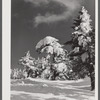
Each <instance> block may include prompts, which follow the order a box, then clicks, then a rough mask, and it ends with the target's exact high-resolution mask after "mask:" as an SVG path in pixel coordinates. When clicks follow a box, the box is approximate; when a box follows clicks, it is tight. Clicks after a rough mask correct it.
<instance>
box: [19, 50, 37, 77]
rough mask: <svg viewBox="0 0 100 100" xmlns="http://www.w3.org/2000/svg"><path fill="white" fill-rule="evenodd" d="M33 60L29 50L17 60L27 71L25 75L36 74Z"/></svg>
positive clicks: (31, 75) (34, 75) (32, 75)
mask: <svg viewBox="0 0 100 100" xmlns="http://www.w3.org/2000/svg"><path fill="white" fill-rule="evenodd" d="M35 61H36V60H35V58H33V57H31V56H30V52H29V51H28V52H27V53H26V54H25V56H24V57H22V58H21V59H20V60H19V62H20V64H21V65H23V66H24V69H25V72H27V77H29V76H30V77H36V76H37V67H35Z"/></svg>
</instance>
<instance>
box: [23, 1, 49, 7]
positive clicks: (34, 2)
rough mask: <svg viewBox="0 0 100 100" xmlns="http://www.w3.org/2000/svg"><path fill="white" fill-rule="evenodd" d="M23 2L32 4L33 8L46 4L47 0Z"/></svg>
mask: <svg viewBox="0 0 100 100" xmlns="http://www.w3.org/2000/svg"><path fill="white" fill-rule="evenodd" d="M24 1H25V2H30V3H33V4H34V5H35V6H40V5H41V4H48V3H49V0H24Z"/></svg>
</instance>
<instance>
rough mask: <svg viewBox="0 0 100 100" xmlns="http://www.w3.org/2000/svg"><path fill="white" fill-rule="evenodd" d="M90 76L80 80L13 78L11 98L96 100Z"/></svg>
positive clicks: (29, 99)
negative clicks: (91, 89)
mask: <svg viewBox="0 0 100 100" xmlns="http://www.w3.org/2000/svg"><path fill="white" fill-rule="evenodd" d="M89 84H90V82H89V78H86V79H84V80H78V81H68V80H67V81H49V80H42V79H31V78H29V79H25V80H11V100H95V96H94V95H95V94H94V91H90V85H89Z"/></svg>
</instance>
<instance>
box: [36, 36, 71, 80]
mask: <svg viewBox="0 0 100 100" xmlns="http://www.w3.org/2000/svg"><path fill="white" fill-rule="evenodd" d="M58 41H59V40H58V39H56V38H54V37H51V36H47V37H45V38H44V39H42V40H40V41H39V42H38V43H37V45H36V50H37V51H38V52H39V53H43V52H45V53H46V57H45V58H46V60H47V61H48V63H49V65H48V67H47V68H46V70H45V71H44V73H50V75H49V79H53V80H55V79H56V78H57V77H59V76H61V74H62V76H61V77H64V79H65V78H68V76H67V72H68V71H69V70H70V66H69V63H68V57H67V54H68V53H67V50H65V49H63V45H61V44H60V43H58Z"/></svg>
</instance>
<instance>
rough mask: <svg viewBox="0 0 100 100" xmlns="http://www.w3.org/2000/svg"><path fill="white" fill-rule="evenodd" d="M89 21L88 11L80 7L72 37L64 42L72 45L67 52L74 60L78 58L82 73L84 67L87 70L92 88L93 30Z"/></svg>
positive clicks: (93, 85)
mask: <svg viewBox="0 0 100 100" xmlns="http://www.w3.org/2000/svg"><path fill="white" fill-rule="evenodd" d="M91 21H92V20H91V19H90V15H89V14H88V11H87V10H86V9H85V8H84V7H82V9H81V11H80V15H79V16H78V17H77V19H75V20H74V26H73V29H74V32H73V33H72V39H71V41H68V42H66V43H65V44H69V43H70V44H71V45H72V49H73V50H72V51H71V52H70V53H69V56H70V57H71V58H73V61H74V62H75V58H76V59H77V57H79V58H80V62H79V60H78V63H82V65H81V66H80V67H81V68H82V70H81V72H83V74H84V73H85V72H86V70H84V69H87V70H88V74H89V76H90V79H91V90H93V89H94V87H95V75H94V66H95V31H94V29H93V27H92V26H91ZM79 65H80V64H79ZM76 69H77V67H76Z"/></svg>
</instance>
